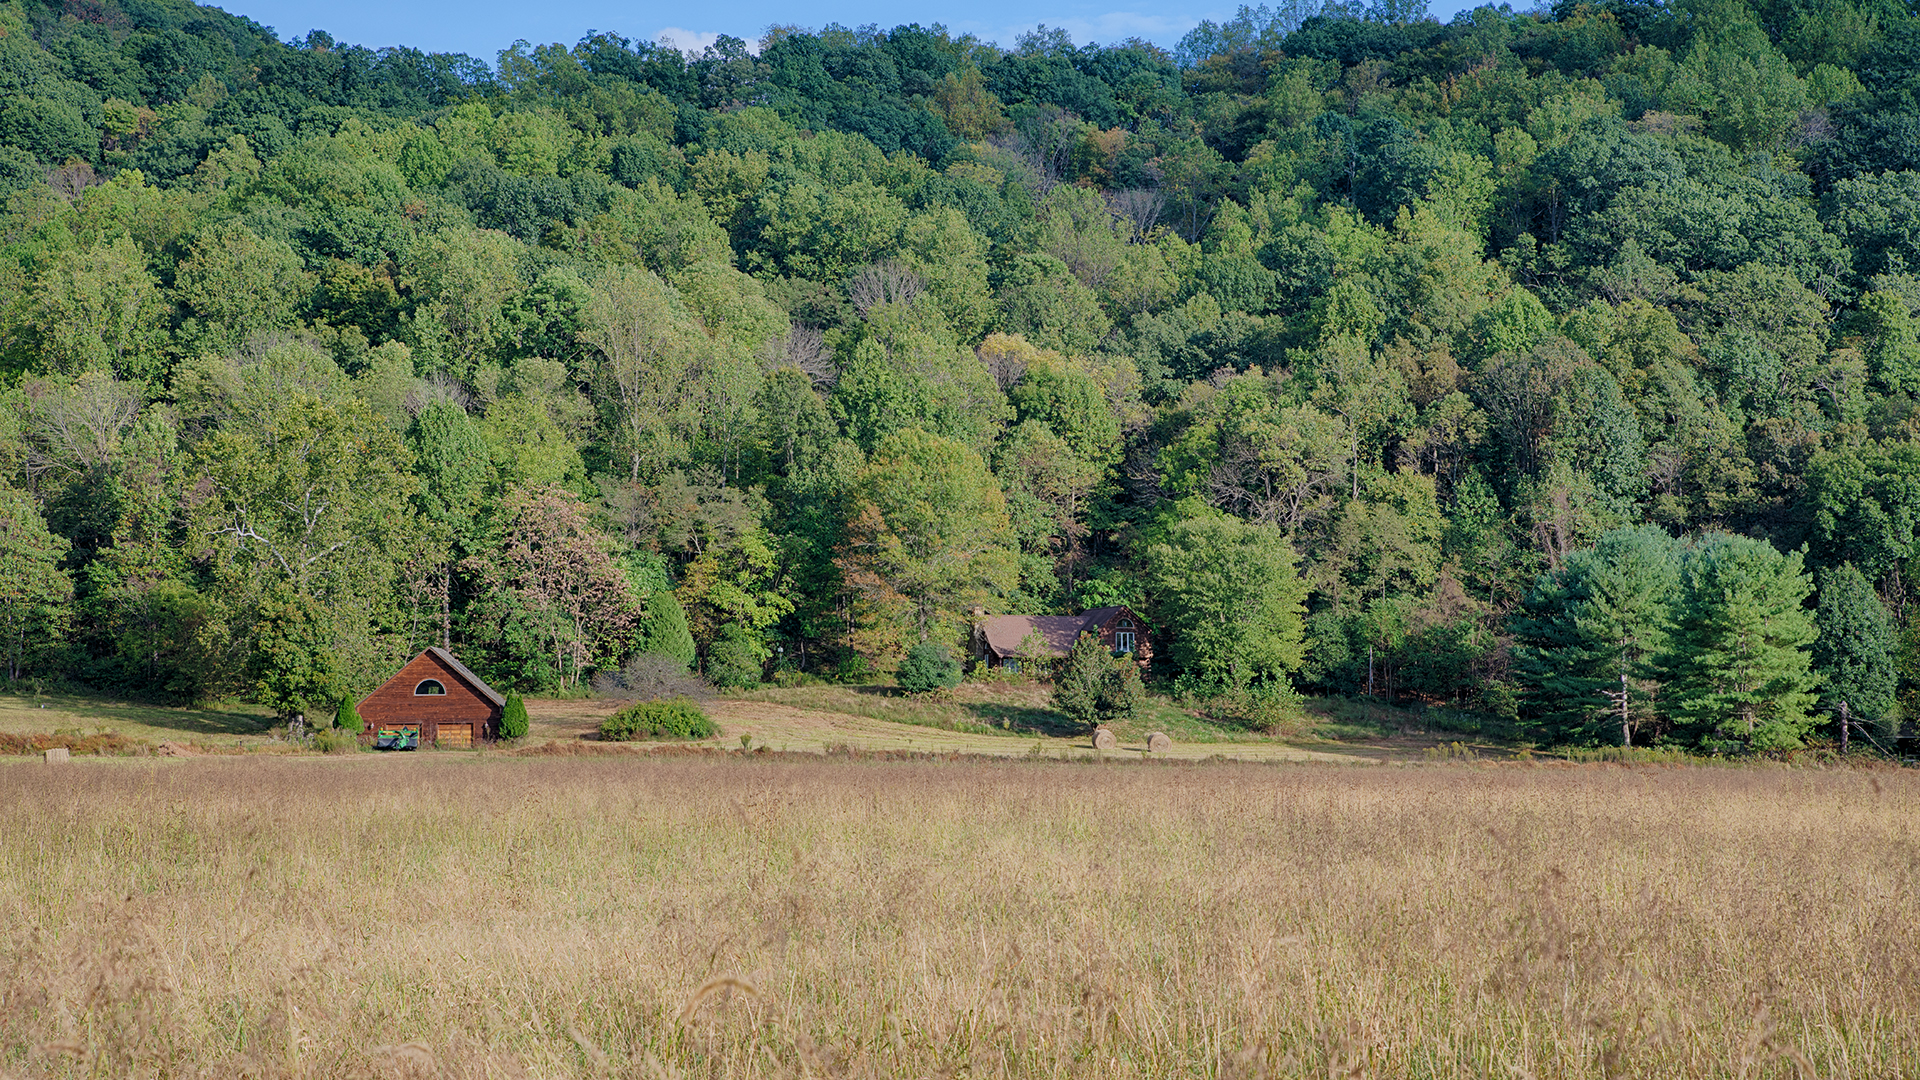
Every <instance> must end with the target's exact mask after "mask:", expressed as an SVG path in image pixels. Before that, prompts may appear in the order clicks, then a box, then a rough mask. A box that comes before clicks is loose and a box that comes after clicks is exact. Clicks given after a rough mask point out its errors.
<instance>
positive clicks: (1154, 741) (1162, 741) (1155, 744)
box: [1147, 731, 1173, 754]
mask: <svg viewBox="0 0 1920 1080" xmlns="http://www.w3.org/2000/svg"><path fill="white" fill-rule="evenodd" d="M1171 749H1173V740H1172V739H1169V738H1167V733H1166V732H1164V731H1156V732H1154V733H1153V734H1151V735H1149V736H1147V753H1149V754H1164V753H1166V752H1167V751H1169V750H1171Z"/></svg>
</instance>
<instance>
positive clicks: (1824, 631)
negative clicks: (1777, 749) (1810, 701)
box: [1813, 563, 1899, 735]
mask: <svg viewBox="0 0 1920 1080" xmlns="http://www.w3.org/2000/svg"><path fill="white" fill-rule="evenodd" d="M1818 580H1819V584H1820V603H1819V606H1818V607H1816V608H1815V609H1814V613H1813V621H1814V625H1815V626H1816V627H1817V628H1818V629H1819V631H1820V636H1819V637H1818V638H1817V639H1815V641H1814V643H1813V667H1814V670H1815V671H1817V672H1818V673H1819V675H1820V684H1821V685H1820V707H1821V708H1822V709H1824V710H1825V711H1827V712H1828V713H1830V714H1831V715H1832V716H1833V717H1834V718H1835V719H1836V720H1838V718H1840V717H1841V716H1843V715H1844V716H1846V717H1849V718H1850V719H1852V720H1855V721H1858V722H1861V723H1865V724H1871V725H1874V726H1876V727H1878V728H1879V729H1880V730H1881V732H1882V733H1883V734H1889V735H1890V734H1892V732H1891V731H1889V730H1887V727H1888V721H1890V720H1892V719H1893V718H1894V717H1895V716H1896V715H1897V714H1896V712H1895V706H1894V691H1895V690H1896V689H1897V688H1898V685H1899V678H1898V676H1897V674H1896V672H1895V671H1894V653H1895V651H1896V647H1897V642H1896V640H1895V637H1894V630H1893V618H1892V617H1891V616H1890V615H1888V614H1887V609H1886V605H1884V604H1882V603H1881V602H1880V597H1879V596H1878V595H1876V594H1875V593H1874V591H1873V586H1872V585H1870V584H1868V582H1867V579H1866V575H1864V574H1862V573H1861V572H1860V571H1859V570H1857V569H1855V568H1854V566H1853V564H1852V563H1843V564H1841V565H1839V566H1836V567H1831V568H1828V569H1824V570H1821V571H1820V573H1819V578H1818Z"/></svg>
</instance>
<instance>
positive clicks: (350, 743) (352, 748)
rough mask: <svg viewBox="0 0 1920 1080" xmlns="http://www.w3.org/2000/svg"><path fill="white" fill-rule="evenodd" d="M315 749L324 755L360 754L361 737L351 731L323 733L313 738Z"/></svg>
mask: <svg viewBox="0 0 1920 1080" xmlns="http://www.w3.org/2000/svg"><path fill="white" fill-rule="evenodd" d="M313 748H314V749H315V750H318V751H320V752H321V753H323V754H353V753H358V752H359V750H360V737H359V736H357V735H355V734H354V733H353V732H351V731H322V732H320V733H319V734H317V735H315V736H314V737H313Z"/></svg>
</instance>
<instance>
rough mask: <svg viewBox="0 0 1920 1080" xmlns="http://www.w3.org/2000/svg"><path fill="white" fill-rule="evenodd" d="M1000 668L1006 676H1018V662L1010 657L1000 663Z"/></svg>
mask: <svg viewBox="0 0 1920 1080" xmlns="http://www.w3.org/2000/svg"><path fill="white" fill-rule="evenodd" d="M1000 666H1001V667H1002V668H1004V669H1005V670H1006V672H1007V674H1009V675H1018V674H1020V661H1018V660H1015V659H1014V658H1013V657H1011V656H1009V657H1007V658H1006V659H1005V660H1002V661H1000Z"/></svg>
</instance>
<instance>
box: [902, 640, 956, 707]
mask: <svg viewBox="0 0 1920 1080" xmlns="http://www.w3.org/2000/svg"><path fill="white" fill-rule="evenodd" d="M893 678H894V681H895V682H896V683H898V684H900V689H902V690H905V691H906V692H907V693H909V694H924V693H926V692H928V691H929V690H944V689H947V688H949V687H954V686H958V685H960V661H959V660H957V659H955V658H954V655H953V650H952V649H949V648H947V647H946V646H945V645H941V644H939V643H938V642H933V641H923V642H921V643H920V644H918V645H915V646H914V647H913V648H911V649H908V650H907V655H906V659H904V660H901V661H900V668H899V670H898V671H896V672H894V676H893Z"/></svg>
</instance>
